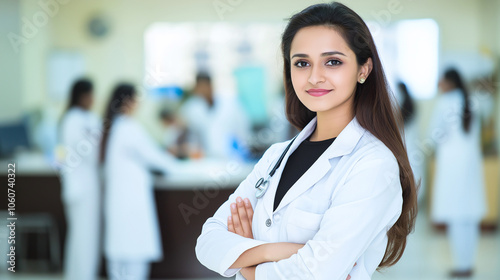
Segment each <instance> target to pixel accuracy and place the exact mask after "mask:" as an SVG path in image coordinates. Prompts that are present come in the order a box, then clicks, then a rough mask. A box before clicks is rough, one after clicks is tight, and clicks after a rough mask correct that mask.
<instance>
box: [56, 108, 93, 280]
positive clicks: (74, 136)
mask: <svg viewBox="0 0 500 280" xmlns="http://www.w3.org/2000/svg"><path fill="white" fill-rule="evenodd" d="M100 138H101V125H100V122H99V120H98V118H97V117H96V116H95V115H94V114H92V113H90V112H89V111H86V110H83V109H81V108H78V107H74V108H72V109H70V110H69V111H68V112H67V113H66V114H65V115H64V117H63V119H62V121H61V131H60V140H61V142H60V145H61V146H60V148H62V149H63V154H62V158H61V159H60V160H61V167H62V169H61V182H62V200H63V203H64V206H65V212H66V213H65V214H66V218H67V221H68V233H67V241H66V257H65V269H64V270H65V279H72V280H73V279H75V280H78V279H82V280H90V279H96V278H97V268H98V263H99V251H100V250H99V240H100V239H101V238H100V224H101V220H100V218H101V204H100V197H101V196H100V191H101V189H100V182H99V172H98V155H99V143H100Z"/></svg>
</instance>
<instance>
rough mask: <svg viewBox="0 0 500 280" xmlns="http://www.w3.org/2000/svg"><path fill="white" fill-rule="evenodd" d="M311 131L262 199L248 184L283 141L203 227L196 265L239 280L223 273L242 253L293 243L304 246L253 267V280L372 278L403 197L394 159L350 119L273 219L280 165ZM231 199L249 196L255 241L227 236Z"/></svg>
mask: <svg viewBox="0 0 500 280" xmlns="http://www.w3.org/2000/svg"><path fill="white" fill-rule="evenodd" d="M315 126H316V118H314V119H313V120H312V121H311V122H310V123H309V124H308V125H307V126H306V127H305V128H304V129H303V130H302V131H301V132H300V133H299V135H298V137H297V138H296V140H295V141H294V143H293V144H292V146H291V147H290V150H289V151H288V152H287V154H286V156H285V158H284V160H283V163H282V164H281V166H280V167H279V168H278V169H277V171H276V173H275V174H274V176H273V177H271V179H270V182H269V188H268V190H267V192H266V193H265V194H264V196H263V198H261V199H257V198H256V197H255V190H256V189H255V188H254V185H255V183H256V182H257V180H258V179H259V178H261V177H266V175H267V174H268V172H269V171H270V170H271V169H272V167H273V166H274V164H275V163H276V161H277V160H278V158H279V156H280V155H281V153H282V152H283V150H284V149H285V147H286V146H287V144H288V141H287V142H283V143H278V144H274V145H272V146H271V147H270V148H269V149H268V150H267V151H266V152H265V154H264V155H263V157H262V158H261V159H260V161H259V162H258V163H257V164H256V165H255V167H254V169H253V171H252V172H251V173H250V174H249V175H248V177H247V178H246V179H245V180H244V181H243V182H242V183H241V184H240V185H239V186H238V188H237V189H236V191H235V192H234V193H233V194H232V195H231V196H230V197H229V199H228V200H227V201H226V202H225V203H224V204H223V205H222V206H221V207H220V208H219V209H218V210H217V212H216V213H215V214H214V216H213V217H211V218H209V219H208V220H207V221H206V223H205V224H204V225H203V229H202V233H201V235H200V236H199V237H198V240H197V244H196V256H197V257H198V259H199V261H200V262H201V263H202V264H203V265H205V266H206V267H208V268H209V269H211V270H213V271H216V272H218V273H219V274H221V275H223V276H226V277H229V276H233V275H235V274H236V273H238V275H237V277H236V279H244V278H243V276H242V275H241V274H240V273H239V272H238V271H239V270H238V269H229V267H230V266H231V265H232V264H233V263H234V262H235V261H236V259H237V258H238V257H239V256H240V255H241V254H242V253H243V252H244V251H246V250H248V249H250V248H252V247H255V246H258V245H261V244H264V243H270V242H294V243H302V244H306V245H305V246H304V247H303V248H301V249H300V250H299V251H298V253H297V254H294V255H293V256H291V257H290V258H288V259H284V260H281V261H278V262H267V263H262V264H259V265H258V266H257V269H256V279H258V280H265V279H272V280H276V279H287V280H290V279H319V280H321V279H328V280H345V279H346V277H347V275H348V274H350V275H351V277H352V279H353V280H358V279H370V278H371V275H372V273H373V272H374V271H375V269H376V268H377V266H378V265H379V263H380V261H381V260H382V258H383V256H384V252H385V250H386V245H387V231H388V230H389V229H390V228H391V226H392V225H393V224H394V223H395V222H396V221H397V219H398V218H399V216H400V214H401V209H402V190H401V185H400V181H399V168H398V164H397V161H396V159H395V157H394V155H393V154H392V152H391V151H390V150H389V149H388V148H387V147H386V146H385V145H384V144H383V143H382V142H381V141H379V140H378V139H377V138H375V137H374V136H373V135H372V134H370V133H369V132H368V131H366V130H365V129H364V128H362V127H361V126H360V125H359V123H358V121H357V120H356V118H354V119H353V120H352V121H351V122H350V123H349V124H348V125H347V126H346V127H345V128H344V130H343V131H342V132H341V133H340V135H339V136H338V137H337V139H336V140H335V141H334V142H333V143H332V145H331V146H330V147H329V148H328V149H327V150H326V151H325V152H324V153H323V154H322V155H321V156H320V157H319V158H318V160H317V161H316V162H315V163H314V164H313V165H312V166H311V168H310V169H308V170H307V171H306V173H304V175H303V176H302V177H300V178H299V180H298V181H297V182H296V183H295V184H294V185H293V186H292V187H291V188H290V190H289V191H288V192H287V193H286V195H285V196H284V197H283V200H282V201H281V202H280V204H279V206H278V208H277V209H276V211H274V212H273V204H274V195H275V193H276V188H277V185H278V182H279V180H280V177H281V174H282V172H283V168H284V166H285V162H286V161H287V159H288V157H289V156H290V154H291V153H292V152H293V151H294V150H295V149H296V148H297V147H298V145H299V144H300V143H301V142H302V141H303V140H304V139H306V138H307V137H308V136H309V135H310V134H311V133H312V132H313V131H314V128H315ZM237 196H241V197H242V198H245V197H248V198H249V199H250V202H251V204H252V206H253V208H254V216H253V228H252V229H253V236H254V239H248V238H244V237H241V236H239V235H236V234H234V233H231V232H229V231H228V230H227V222H226V221H227V217H228V216H230V209H229V205H230V204H231V203H232V202H235V200H236V197H237ZM268 219H269V220H270V226H267V225H268V224H269V221H267V220H268ZM355 262H357V266H356V267H354V268H353V265H354V263H355Z"/></svg>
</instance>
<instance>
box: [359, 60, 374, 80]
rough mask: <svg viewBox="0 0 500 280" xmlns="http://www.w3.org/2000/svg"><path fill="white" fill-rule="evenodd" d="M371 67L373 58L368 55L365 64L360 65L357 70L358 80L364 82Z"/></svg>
mask: <svg viewBox="0 0 500 280" xmlns="http://www.w3.org/2000/svg"><path fill="white" fill-rule="evenodd" d="M372 69H373V60H372V58H371V57H369V58H368V59H367V60H366V62H365V64H363V65H361V67H360V68H359V72H358V82H360V83H364V82H365V80H366V79H367V78H368V76H369V75H370V73H371V72H372Z"/></svg>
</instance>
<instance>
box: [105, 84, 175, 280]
mask: <svg viewBox="0 0 500 280" xmlns="http://www.w3.org/2000/svg"><path fill="white" fill-rule="evenodd" d="M136 106H137V101H136V91H135V89H134V87H133V86H132V85H130V84H120V85H118V86H117V87H116V88H115V90H114V92H113V95H112V97H111V100H110V101H109V105H108V107H107V112H106V119H105V129H104V133H103V141H102V146H101V160H102V161H103V162H104V171H105V180H104V189H105V197H104V217H105V231H104V253H105V256H106V258H107V261H108V267H107V268H108V275H109V276H110V279H137V280H141V279H147V278H148V275H149V265H150V264H149V263H150V262H153V261H158V260H161V258H162V257H163V254H162V245H161V239H160V229H159V225H158V219H157V213H156V206H155V199H154V189H153V176H152V173H151V171H153V170H158V171H162V172H163V173H168V172H172V171H173V168H174V165H175V163H176V160H175V159H174V158H173V156H171V155H169V154H166V153H165V152H164V151H162V150H161V149H160V148H159V147H158V145H157V144H156V143H154V142H153V141H152V139H150V137H149V136H148V135H147V134H146V132H145V131H144V129H143V128H142V127H141V125H140V124H139V123H138V122H137V121H136V120H134V119H133V117H132V114H133V113H134V111H135V108H136Z"/></svg>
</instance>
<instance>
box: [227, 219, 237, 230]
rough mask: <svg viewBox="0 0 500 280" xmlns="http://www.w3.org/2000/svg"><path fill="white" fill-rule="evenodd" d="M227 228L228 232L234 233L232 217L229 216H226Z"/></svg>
mask: <svg viewBox="0 0 500 280" xmlns="http://www.w3.org/2000/svg"><path fill="white" fill-rule="evenodd" d="M227 230H229V231H230V232H233V233H236V232H235V231H234V225H233V217H231V216H229V217H227Z"/></svg>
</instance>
